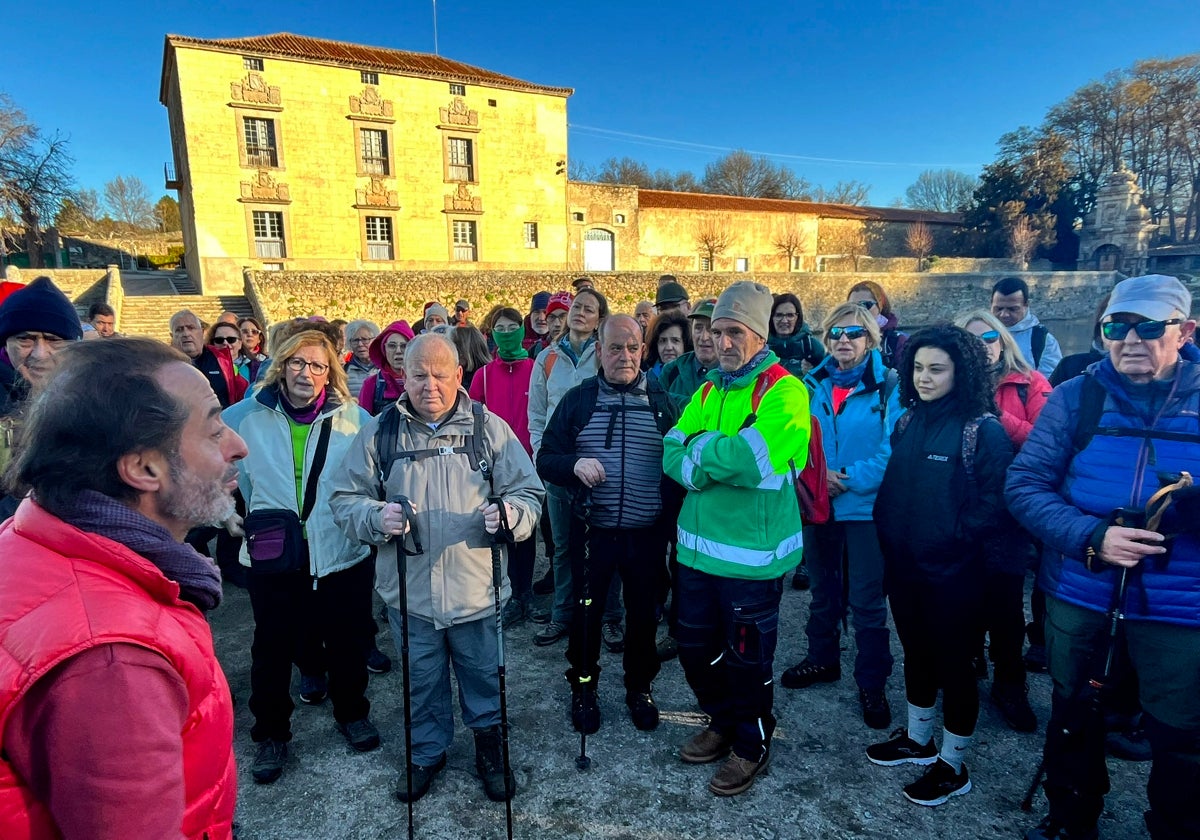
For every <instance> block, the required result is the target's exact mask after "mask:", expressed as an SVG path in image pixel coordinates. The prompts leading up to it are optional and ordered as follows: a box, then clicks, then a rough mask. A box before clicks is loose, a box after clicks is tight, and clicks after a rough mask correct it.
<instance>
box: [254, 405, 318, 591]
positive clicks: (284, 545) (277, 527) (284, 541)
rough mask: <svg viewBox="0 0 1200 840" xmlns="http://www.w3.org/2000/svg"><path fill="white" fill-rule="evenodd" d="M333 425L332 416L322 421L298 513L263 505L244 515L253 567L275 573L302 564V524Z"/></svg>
mask: <svg viewBox="0 0 1200 840" xmlns="http://www.w3.org/2000/svg"><path fill="white" fill-rule="evenodd" d="M332 425H333V418H332V417H326V418H325V422H323V423H322V424H321V436H320V439H319V440H318V441H317V451H316V452H315V453H314V454H313V463H312V467H311V468H310V469H309V471H308V484H307V485H306V486H305V488H304V505H303V507H302V509H301V512H300V514H299V515H297V514H296V511H294V510H287V509H285V508H263V509H260V510H254V511H251V512H250V513H248V514H247V515H246V519H245V521H244V522H243V523H242V529H243V530H244V531H245V532H246V552H247V553H248V554H249V555H250V568H251V569H252V570H253V571H255V572H257V573H259V574H265V575H277V574H283V573H285V572H298V571H301V570H302V569H303V568H304V566H305V560H304V558H305V556H306V552H305V551H304V526H305V524H306V523H307V522H308V517H309V514H311V513H312V509H313V505H314V504H316V501H317V480H318V479H319V478H320V477H321V470H322V469H324V467H325V455H326V453H327V452H328V450H329V435H330V432H331V429H332Z"/></svg>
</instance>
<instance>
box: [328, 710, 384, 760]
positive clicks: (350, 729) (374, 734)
mask: <svg viewBox="0 0 1200 840" xmlns="http://www.w3.org/2000/svg"><path fill="white" fill-rule="evenodd" d="M337 728H338V732H341V733H342V735H343V736H344V737H345V739H346V741H347V742H348V743H349V744H350V746H352V747H354V749H356V750H358V751H359V752H370V751H371V750H373V749H376V748H378V747H379V730H378V729H376V728H375V725H374V724H373V723H371V721H369V720H367V719H366V718H363V719H362V720H352V721H350V722H349V723H339V724H338V725H337Z"/></svg>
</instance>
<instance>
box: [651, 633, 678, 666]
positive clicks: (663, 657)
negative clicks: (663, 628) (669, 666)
mask: <svg viewBox="0 0 1200 840" xmlns="http://www.w3.org/2000/svg"><path fill="white" fill-rule="evenodd" d="M654 649H655V652H656V653H657V654H658V661H659V662H667V661H670V660H672V659H674V658H675V657H677V656H679V642H677V641H675V637H674V636H663V637H662V638H661V639H659V640H658V642H657V644H655V646H654Z"/></svg>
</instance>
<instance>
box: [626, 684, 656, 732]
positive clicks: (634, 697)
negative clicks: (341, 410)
mask: <svg viewBox="0 0 1200 840" xmlns="http://www.w3.org/2000/svg"><path fill="white" fill-rule="evenodd" d="M625 705H626V706H628V707H629V717H630V718H631V719H632V720H633V725H634V726H635V727H637V728H638V729H640V730H641V731H643V732H650V731H651V730H654V729H658V706H656V705H654V695H653V694H651V693H650V692H649V691H643V692H634V691H631V692H629V693H627V694H626V695H625Z"/></svg>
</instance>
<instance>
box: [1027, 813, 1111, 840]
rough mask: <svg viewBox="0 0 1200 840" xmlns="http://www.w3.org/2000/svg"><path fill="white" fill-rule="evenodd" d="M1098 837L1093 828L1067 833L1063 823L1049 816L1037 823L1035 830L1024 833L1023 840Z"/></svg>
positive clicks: (1088, 839)
mask: <svg viewBox="0 0 1200 840" xmlns="http://www.w3.org/2000/svg"><path fill="white" fill-rule="evenodd" d="M1099 836H1100V831H1099V829H1097V828H1095V827H1093V828H1091V829H1088V830H1087V831H1068V830H1067V826H1066V824H1065V823H1063V822H1062V821H1061V820H1058V819H1055V818H1054V817H1050V816H1047V817H1046V818H1045V819H1043V820H1042V821H1041V822H1040V823H1038V824H1037V828H1031V829H1029V831H1027V832H1025V840H1097V838H1099Z"/></svg>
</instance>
